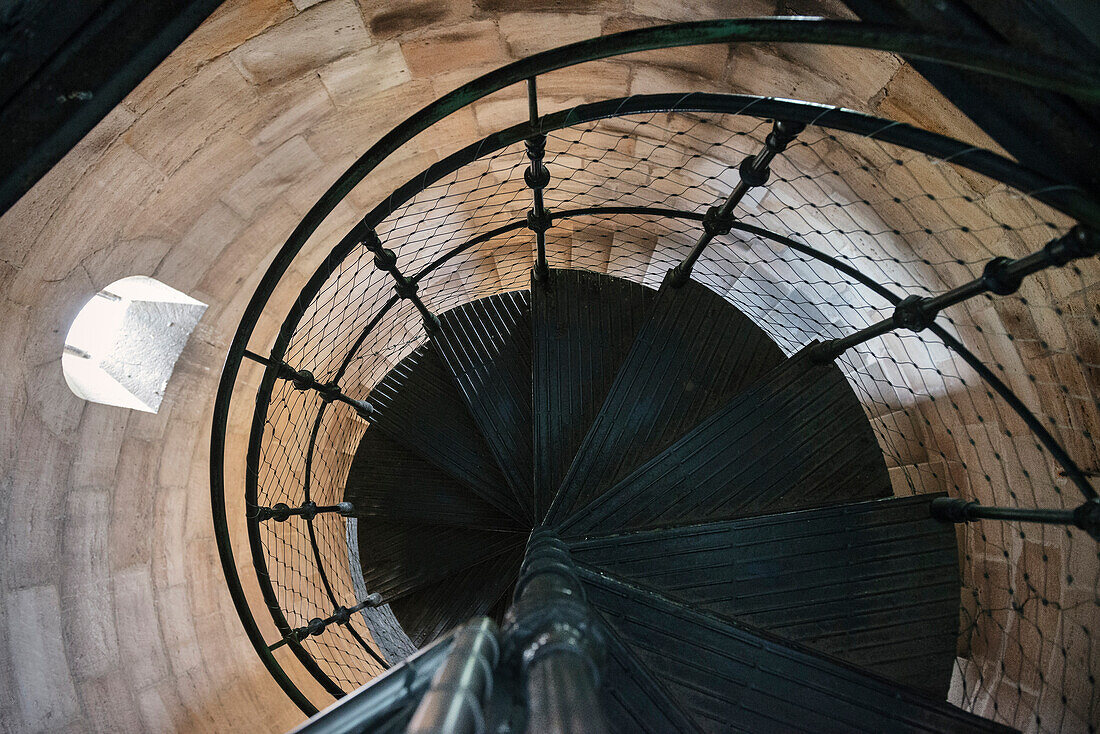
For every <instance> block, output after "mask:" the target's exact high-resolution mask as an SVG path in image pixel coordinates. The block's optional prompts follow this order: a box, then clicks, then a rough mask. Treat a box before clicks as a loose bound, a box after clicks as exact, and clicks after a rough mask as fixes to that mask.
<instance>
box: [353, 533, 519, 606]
mask: <svg viewBox="0 0 1100 734" xmlns="http://www.w3.org/2000/svg"><path fill="white" fill-rule="evenodd" d="M358 534H359V537H358V541H359V558H360V563H361V565H362V568H363V581H364V583H365V584H366V588H367V592H368V593H374V592H378V593H379V594H381V595H382V599H383V600H384V601H386V602H389V603H391V604H392V603H393V602H394V601H395V600H397V599H400V598H402V597H404V596H408V595H409V594H413V593H415V592H417V591H419V590H420V589H423V588H425V587H427V586H430V585H432V584H435V583H437V582H439V581H440V580H441V579H444V578H446V577H448V576H451V575H454V574H455V573H457V572H459V571H462V570H465V569H467V568H469V567H471V566H474V565H476V564H478V563H481V562H483V561H487V560H488V559H490V558H495V557H497V556H500V555H502V554H506V553H509V552H516V549H517V548H518V549H521V550H522V547H523V544H524V542H525V541H526V539H527V533H526V532H522V533H516V532H500V531H490V530H470V529H466V528H455V527H448V526H445V525H419V524H416V523H409V522H389V521H384V520H380V519H378V518H366V519H362V520H360V521H359V523H358Z"/></svg>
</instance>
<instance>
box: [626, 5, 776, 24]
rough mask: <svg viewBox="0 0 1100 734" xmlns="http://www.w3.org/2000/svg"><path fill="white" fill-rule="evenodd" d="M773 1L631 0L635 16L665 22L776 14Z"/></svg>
mask: <svg viewBox="0 0 1100 734" xmlns="http://www.w3.org/2000/svg"><path fill="white" fill-rule="evenodd" d="M776 5H777V3H776V2H775V0H748V2H738V3H736V4H731V3H729V2H724V0H634V2H633V10H634V14H635V15H640V16H645V17H648V18H658V19H660V20H665V21H689V20H707V19H709V18H730V17H735V18H737V17H740V18H752V17H756V16H762V15H775V14H776Z"/></svg>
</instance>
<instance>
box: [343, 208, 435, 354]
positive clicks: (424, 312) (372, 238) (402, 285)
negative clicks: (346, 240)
mask: <svg viewBox="0 0 1100 734" xmlns="http://www.w3.org/2000/svg"><path fill="white" fill-rule="evenodd" d="M352 234H353V235H354V236H355V239H356V240H358V241H359V244H361V245H363V247H365V248H367V249H368V250H369V251H370V252H372V253H374V267H376V268H378V269H379V270H381V271H383V272H385V273H389V275H390V277H392V278H393V280H394V286H393V290H394V292H395V293H396V294H397V296H398V298H401V299H404V300H407V301H411V302H412V304H413V306H415V307H416V310H417V311H419V312H420V317H421V318H422V319H423V320H424V329H425V330H426V331H427V332H428V333H429V334H431V333H434V332H435V331H436V330H438V329H439V319H438V318H437V317H436V316H435V314H433V313H432V312H431V311H429V310H428V307H427V306H425V305H424V301H422V300H420V296H418V295H417V291H418V290H419V286H417V284H416V281H414V280H412V279H410V278H407V277H405V276H404V275H403V274H402V273H401V271H400V270H399V269H398V267H397V254H396V253H395V252H394V251H393V250H390V249H389V248H386V247H383V246H382V240H381V239H380V238H379V237H378V234H377V233H376V232H375V231H374V229H373V228H371V227H368V226H367V225H366V224H365V223H364V222H362V221H360V222H359V223H358V224H356V225H355V228H354V229H353V230H352Z"/></svg>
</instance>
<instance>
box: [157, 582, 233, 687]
mask: <svg viewBox="0 0 1100 734" xmlns="http://www.w3.org/2000/svg"><path fill="white" fill-rule="evenodd" d="M157 613H158V619H159V620H160V625H161V633H162V634H163V635H164V647H165V651H166V653H167V655H168V662H169V664H170V665H171V666H172V672H173V674H175V675H179V674H180V672H181V671H189V670H196V669H197V668H199V667H200V666H201V665H202V656H201V652H200V648H199V641H198V637H196V635H195V625H194V619H193V615H194V611H193V610H192V609H191V604H190V601H189V600H188V597H187V590H186V589H185V588H184V587H183V586H182V585H180V586H170V587H168V588H165V589H161V590H160V591H158V592H157ZM223 652H224V651H223Z"/></svg>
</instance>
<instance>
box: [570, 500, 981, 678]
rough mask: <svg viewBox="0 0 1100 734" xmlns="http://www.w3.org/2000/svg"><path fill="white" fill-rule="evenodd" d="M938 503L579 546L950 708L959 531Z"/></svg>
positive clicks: (622, 573) (594, 557)
mask: <svg viewBox="0 0 1100 734" xmlns="http://www.w3.org/2000/svg"><path fill="white" fill-rule="evenodd" d="M931 500H932V496H931V495H922V496H917V497H910V498H905V499H884V500H874V501H870V502H857V503H852V504H845V505H839V506H835V507H828V508H823V509H817V510H803V511H801V512H789V513H783V514H778V515H765V516H762V517H753V518H745V519H738V520H724V521H719V522H711V523H704V524H699V525H687V526H682V527H675V528H665V529H660V530H644V531H635V532H628V533H622V534H614V535H603V536H599V537H593V538H587V539H584V540H577V541H574V542H572V543H571V544H570V549H571V552H572V554H573V557H574V558H575V559H576V560H577V561H578V562H581V563H585V564H587V565H589V566H592V567H594V568H599V569H601V570H603V571H606V572H607V573H610V574H614V575H615V576H619V577H622V578H625V579H627V580H629V581H631V582H633V583H636V584H639V585H642V586H646V587H649V588H651V589H653V590H655V591H658V592H660V593H662V594H665V595H667V596H670V597H674V598H676V599H677V600H679V601H681V602H684V603H686V604H689V605H691V606H693V607H701V608H705V609H707V610H710V611H712V612H715V613H718V614H721V615H723V616H727V617H733V618H735V619H737V620H740V621H743V622H746V623H748V624H751V625H753V626H755V627H759V628H761V629H765V630H768V631H769V632H772V633H774V634H776V635H779V636H781V637H783V638H785V639H789V640H795V641H798V642H802V643H805V644H807V645H809V646H811V647H813V648H814V649H815V650H819V651H821V652H824V653H827V654H830V655H835V656H837V657H840V658H843V659H844V660H847V661H848V662H850V663H853V664H855V665H859V666H860V667H863V668H866V669H867V670H869V671H871V672H874V673H877V674H879V675H882V676H884V677H887V678H890V679H891V680H894V681H897V682H899V683H902V684H904V685H907V686H910V687H913V688H920V689H923V690H925V691H926V692H928V693H929V694H930V695H934V696H937V697H939V698H946V697H947V689H948V687H949V685H950V682H951V671H952V668H953V666H954V663H955V645H956V634H957V631H958V617H959V583H960V582H959V574H958V557H957V550H956V544H955V531H954V528H953V526H950V525H945V524H943V523H939V522H937V521H935V520H933V519H932V516H931V514H930V512H929V505H930V503H931Z"/></svg>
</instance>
